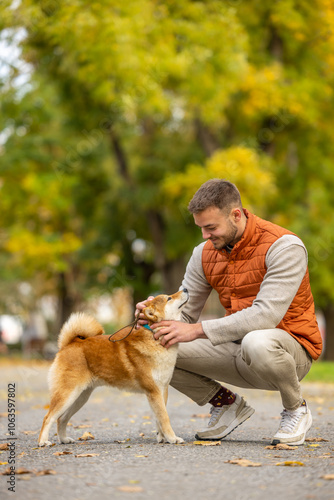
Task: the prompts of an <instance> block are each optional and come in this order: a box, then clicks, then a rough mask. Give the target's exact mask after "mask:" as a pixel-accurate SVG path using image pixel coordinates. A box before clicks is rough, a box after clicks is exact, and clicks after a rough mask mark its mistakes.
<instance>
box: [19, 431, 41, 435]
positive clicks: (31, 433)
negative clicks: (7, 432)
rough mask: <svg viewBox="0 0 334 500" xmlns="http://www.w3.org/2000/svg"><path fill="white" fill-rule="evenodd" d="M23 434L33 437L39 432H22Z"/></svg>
mask: <svg viewBox="0 0 334 500" xmlns="http://www.w3.org/2000/svg"><path fill="white" fill-rule="evenodd" d="M22 432H23V434H27V435H28V436H30V435H33V434H37V432H38V431H22Z"/></svg>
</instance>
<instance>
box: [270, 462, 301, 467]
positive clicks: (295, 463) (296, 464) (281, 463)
mask: <svg viewBox="0 0 334 500" xmlns="http://www.w3.org/2000/svg"><path fill="white" fill-rule="evenodd" d="M276 465H285V466H287V467H301V466H303V465H305V464H303V462H296V461H287V462H278V463H277V464H276Z"/></svg>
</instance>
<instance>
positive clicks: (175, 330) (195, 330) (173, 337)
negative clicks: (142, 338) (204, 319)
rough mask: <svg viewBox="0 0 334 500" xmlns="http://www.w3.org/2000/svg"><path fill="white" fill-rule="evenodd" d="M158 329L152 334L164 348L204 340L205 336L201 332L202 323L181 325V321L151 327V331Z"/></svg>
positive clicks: (161, 323) (160, 323)
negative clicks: (179, 343)
mask: <svg viewBox="0 0 334 500" xmlns="http://www.w3.org/2000/svg"><path fill="white" fill-rule="evenodd" d="M155 328H159V330H158V331H157V332H156V333H155V334H154V338H155V339H159V338H160V337H162V338H161V340H160V342H161V345H163V346H164V347H166V348H167V349H168V347H170V346H172V345H173V344H177V343H178V342H191V341H192V340H196V339H206V338H207V336H206V335H205V333H204V332H203V328H202V323H195V324H190V323H183V322H182V321H168V320H164V321H160V322H159V323H154V324H153V325H151V329H152V330H154V329H155Z"/></svg>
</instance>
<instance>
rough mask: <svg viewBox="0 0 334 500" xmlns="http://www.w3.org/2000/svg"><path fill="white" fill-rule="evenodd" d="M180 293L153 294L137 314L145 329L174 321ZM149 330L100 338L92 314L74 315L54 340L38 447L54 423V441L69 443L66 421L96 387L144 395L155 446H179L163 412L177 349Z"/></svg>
mask: <svg viewBox="0 0 334 500" xmlns="http://www.w3.org/2000/svg"><path fill="white" fill-rule="evenodd" d="M188 298H189V297H188V292H187V290H186V289H183V290H180V291H179V292H177V293H175V294H174V295H158V296H157V297H155V298H154V299H153V300H152V301H150V302H148V303H147V307H145V309H143V311H142V312H143V313H144V315H145V317H146V319H147V320H148V325H150V324H151V325H152V324H153V323H156V322H159V321H162V320H163V319H167V320H180V319H181V310H182V308H183V306H184V305H185V304H186V303H187V301H188ZM153 333H154V332H153V331H152V330H150V328H146V327H140V328H139V329H134V328H133V329H132V331H131V332H130V326H128V327H125V328H124V329H122V330H120V331H119V332H117V333H116V334H115V335H114V336H110V337H109V336H108V335H103V334H104V330H103V328H102V326H101V325H100V324H99V323H98V322H97V321H96V319H95V318H93V317H92V316H90V315H88V314H85V313H74V314H72V315H71V316H70V318H69V319H68V321H67V322H66V323H65V324H64V326H63V327H62V329H61V332H60V334H59V337H58V347H59V352H58V353H57V355H56V358H55V360H54V362H53V363H52V365H51V368H50V371H49V387H50V391H51V402H50V408H49V411H48V413H47V414H46V415H45V417H44V420H43V425H42V428H41V432H40V435H39V440H38V443H39V446H45V445H47V446H50V445H51V444H52V443H51V442H50V441H49V440H48V439H49V432H50V428H51V426H52V424H53V423H54V422H55V421H56V420H57V428H58V439H59V441H60V443H66V444H67V443H73V442H74V439H72V438H70V437H67V436H66V426H67V423H68V421H69V420H70V418H71V417H72V416H73V415H74V414H75V413H76V412H77V411H78V410H79V409H80V408H81V407H82V406H83V405H84V404H85V403H86V402H87V401H88V398H89V396H90V395H91V393H92V392H93V390H94V389H95V388H96V387H98V386H101V385H110V386H113V387H117V388H119V389H126V390H128V391H132V392H143V393H145V394H146V396H147V399H148V401H149V403H150V406H151V408H152V410H153V412H154V415H155V417H156V421H157V428H158V432H157V440H158V442H167V443H182V442H183V439H181V438H180V437H177V436H176V435H175V433H174V431H173V429H172V427H171V424H170V421H169V417H168V413H167V410H166V402H167V394H168V385H169V382H170V380H171V378H172V374H173V370H174V366H175V363H176V357H177V345H173V346H172V347H170V348H169V349H166V348H164V347H163V346H162V345H161V343H160V340H155V339H154V337H153Z"/></svg>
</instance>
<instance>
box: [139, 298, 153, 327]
mask: <svg viewBox="0 0 334 500" xmlns="http://www.w3.org/2000/svg"><path fill="white" fill-rule="evenodd" d="M153 299H154V297H153V295H150V296H149V297H147V299H146V300H143V301H142V302H138V304H136V311H135V318H137V316H138V315H139V318H142V319H139V321H138V323H137V325H136V328H140V327H141V326H143V325H147V319H146V318H145V316H144V314H143V313H142V312H141V311H142V310H143V309H145V307H146V306H147V305H148V303H149V301H150V300H153Z"/></svg>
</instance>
